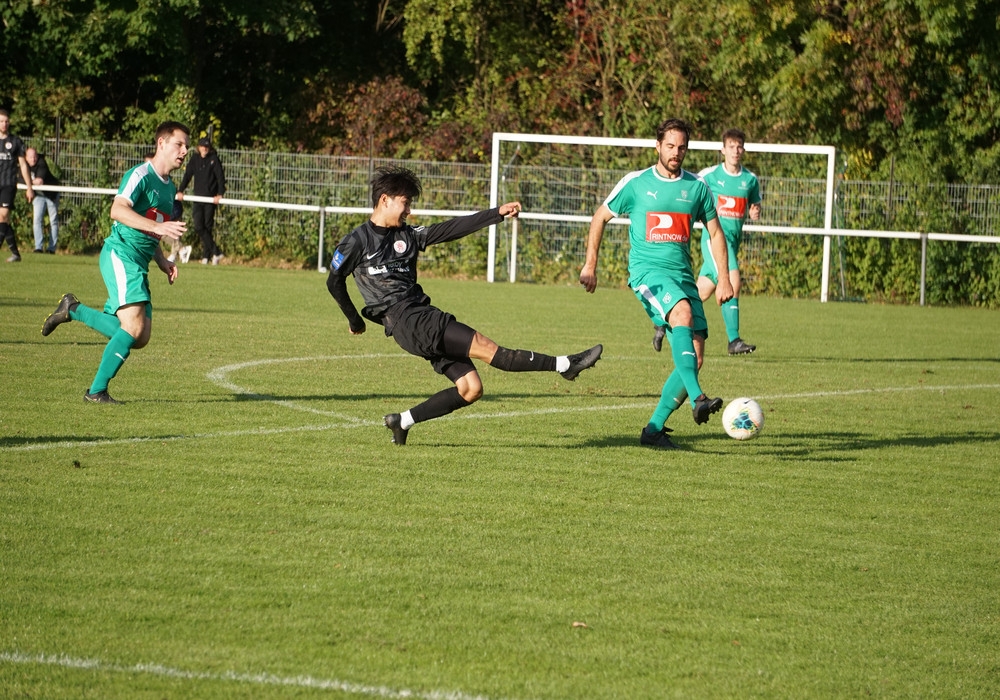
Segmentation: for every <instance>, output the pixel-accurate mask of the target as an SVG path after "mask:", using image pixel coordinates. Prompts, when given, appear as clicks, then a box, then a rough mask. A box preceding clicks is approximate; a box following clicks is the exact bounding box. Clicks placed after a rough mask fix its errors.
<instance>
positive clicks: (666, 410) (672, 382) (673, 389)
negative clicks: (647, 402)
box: [649, 369, 687, 430]
mask: <svg viewBox="0 0 1000 700" xmlns="http://www.w3.org/2000/svg"><path fill="white" fill-rule="evenodd" d="M686 396H687V389H685V388H684V380H683V379H681V375H680V372H678V371H677V370H676V369H675V370H674V371H673V372H671V373H670V376H669V377H667V381H666V382H664V384H663V391H662V392H661V393H660V402H659V403H658V404H656V410H655V411H653V416H652V417H651V418H650V419H649V425H650V426H651V427H652V428H653V429H654V430H662V429H663V425H664V424H665V423H666V422H667V419H668V418H670V414H671V413H673V412H674V411H676V410H677V409H678V408H680V407H681V406H682V405H683V404H684V398H685V397H686Z"/></svg>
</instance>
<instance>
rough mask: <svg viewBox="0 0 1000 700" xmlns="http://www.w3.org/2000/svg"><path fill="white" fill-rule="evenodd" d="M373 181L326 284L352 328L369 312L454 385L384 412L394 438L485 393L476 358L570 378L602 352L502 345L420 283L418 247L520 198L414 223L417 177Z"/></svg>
mask: <svg viewBox="0 0 1000 700" xmlns="http://www.w3.org/2000/svg"><path fill="white" fill-rule="evenodd" d="M371 186H372V204H373V206H374V211H373V212H372V216H371V219H370V220H369V221H368V222H366V223H365V224H363V225H361V226H359V227H357V228H356V229H354V230H353V231H351V232H350V233H349V234H347V235H346V236H345V237H344V239H343V240H342V241H341V242H340V244H339V245H338V246H337V250H336V251H335V252H334V254H333V260H332V261H331V264H330V276H329V277H328V278H327V282H326V286H327V288H328V289H329V290H330V294H331V295H332V296H333V298H334V299H335V300H336V302H337V304H338V305H339V306H340V310H341V311H343V312H344V316H346V317H347V322H348V324H349V325H350V331H351V334H352V335H360V334H361V333H364V332H365V328H366V326H365V319H368V320H369V321H372V322H374V323H378V324H380V325H382V326H384V327H385V334H386V335H387V336H391V337H392V338H393V339H395V341H396V343H397V344H398V345H399V347H401V348H403V350H406V351H407V352H408V353H410V354H411V355H416V356H417V357H422V358H424V359H425V360H427V361H428V362H430V363H431V366H432V367H433V368H434V371H435V372H437V373H438V374H443V375H444V376H446V377H448V379H450V380H451V381H452V382H454V384H455V386H453V387H451V388H448V389H444V390H442V391H439V392H438V393H436V394H434V395H433V396H431V397H430V398H429V399H427V400H426V401H424V402H422V403H420V404H418V405H416V406H414V407H413V408H411V409H409V410H408V411H403V412H402V413H390V414H389V415H387V416H385V419H384V421H385V426H386V427H387V428H388V429H389V430H390V431H392V441H393V442H394V443H396V444H397V445H404V444H406V436H407V431H408V430H409V429H410V428H411V427H413V425H414V424H415V423H422V422H424V421H427V420H431V419H432V418H439V417H441V416H444V415H447V414H449V413H451V412H452V411H455V410H458V409H460V408H465V407H466V406H469V405H470V404H472V403H474V402H475V401H477V400H478V399H479V398H481V397H482V395H483V383H482V381H481V380H480V378H479V373H478V372H477V371H476V367H475V365H474V364H472V360H482V361H483V362H486V363H488V364H489V365H491V366H492V367H496V368H497V369H501V370H504V371H506V372H559V374H561V375H562V376H563V377H564V378H565V379H568V380H570V381H572V380H574V379H576V377H577V375H579V374H580V372H582V371H583V370H585V369H587V368H589V367H593V366H594V365H595V364H596V363H597V361H598V360H599V359H600V358H601V352H603V350H604V348H603V347H602V346H601V345H595V346H594V347H592V348H590V349H589V350H585V351H583V352H581V353H578V354H576V355H569V356H566V355H561V356H559V357H553V356H551V355H542V354H540V353H537V352H532V351H530V350H509V349H507V348H504V347H500V346H498V345H497V344H496V343H495V342H493V341H492V340H490V339H489V338H487V337H486V336H485V335H483V334H482V333H480V332H478V331H476V330H475V329H473V328H470V327H469V326H467V325H465V324H464V323H460V322H459V321H457V320H456V319H455V317H454V316H452V315H451V314H449V313H447V312H444V311H441V310H440V309H438V308H437V307H434V306H431V299H430V297H429V296H427V295H426V294H425V293H424V290H423V289H422V288H421V287H420V285H419V284H417V257H418V256H419V254H420V251H422V250H423V249H424V248H426V247H427V246H429V245H434V244H436V243H444V242H446V241H454V240H457V239H459V238H462V237H464V236H467V235H469V234H470V233H474V232H476V231H478V230H480V229H482V228H485V227H486V226H489V225H491V224H497V223H500V222H501V221H503V220H504V218H506V217H507V216H517V214H518V212H519V211H521V204H520V203H519V202H508V203H507V204H503V205H501V206H500V207H498V208H496V209H487V210H486V211H481V212H478V213H476V214H470V215H469V216H460V217H458V218H455V219H451V220H449V221H444V222H441V223H438V224H433V225H431V226H427V227H424V226H410V225H409V224H407V223H406V217H407V216H408V215H409V213H410V205H411V204H412V202H413V200H415V199H416V198H417V197H419V196H420V191H421V187H420V180H419V179H418V178H417V176H416V175H415V174H414V173H413V172H412V171H410V170H407V169H406V168H401V167H385V168H379V169H378V170H376V172H375V175H374V177H373V178H372V181H371ZM352 274H353V275H354V281H355V283H356V284H357V285H358V290H359V291H360V292H361V296H362V298H363V299H364V301H365V307H364V308H363V309H362V310H361V313H360V314H359V313H358V310H357V309H356V308H355V306H354V302H353V301H351V298H350V296H349V295H348V292H347V276H348V275H352Z"/></svg>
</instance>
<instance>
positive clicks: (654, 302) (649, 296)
mask: <svg viewBox="0 0 1000 700" xmlns="http://www.w3.org/2000/svg"><path fill="white" fill-rule="evenodd" d="M636 291H637V292H639V294H641V295H642V298H643V299H645V300H646V301H648V302H649V305H650V306H652V307H653V308H654V309H656V312H657V313H658V314H660V318H662V319H663V322H664V323H666V322H667V313H666V312H665V311H664V310H663V306H662V305H661V304H660V300H659V299H657V298H656V295H655V294H653V292H652V291H651V290H650V288H649V287H647V286H646V285H644V284H640V285H639V288H638V289H637V290H636Z"/></svg>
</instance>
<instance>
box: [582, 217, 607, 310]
mask: <svg viewBox="0 0 1000 700" xmlns="http://www.w3.org/2000/svg"><path fill="white" fill-rule="evenodd" d="M613 218H615V215H614V214H613V213H612V212H611V210H610V209H608V205H607V204H602V205H601V206H600V207H598V208H597V211H595V212H594V216H593V217H591V219H590V232H589V233H588V234H587V257H586V261H585V262H584V263H583V269H582V270H580V284H582V285H583V288H584V289H585V290H586V291H587V292H589V293H591V294H593V293H594V290H595V289H597V258H598V254H599V253H600V252H601V241H602V240H604V227H605V226H607V223H608V222H609V221H611V220H612V219H613Z"/></svg>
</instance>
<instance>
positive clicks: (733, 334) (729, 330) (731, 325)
mask: <svg viewBox="0 0 1000 700" xmlns="http://www.w3.org/2000/svg"><path fill="white" fill-rule="evenodd" d="M721 311H722V322H723V323H725V324H726V337H727V338H729V342H730V343H731V342H733V341H734V340H736V339H737V338H739V337H740V301H739V299H736V298H735V297H734V298H732V299H730V300H729V301H727V302H725V303H724V304H723V305H722V307H721Z"/></svg>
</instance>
